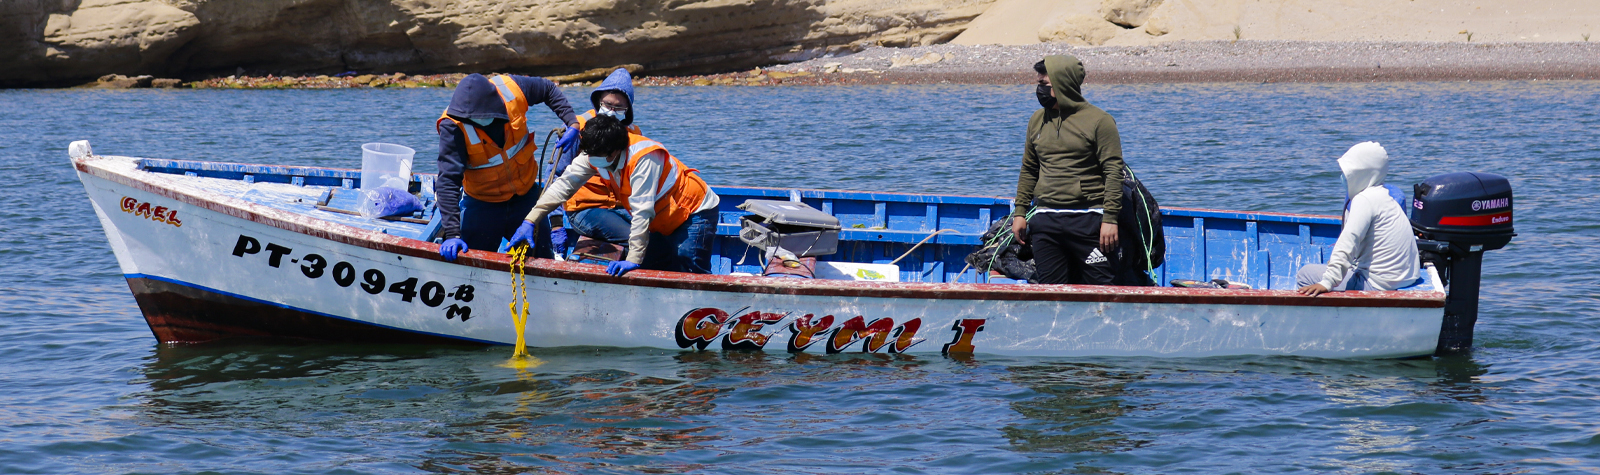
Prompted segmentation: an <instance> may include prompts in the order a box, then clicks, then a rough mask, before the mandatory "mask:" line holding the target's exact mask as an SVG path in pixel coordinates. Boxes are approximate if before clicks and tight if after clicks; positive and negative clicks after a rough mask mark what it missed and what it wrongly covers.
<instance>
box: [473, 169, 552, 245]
mask: <svg viewBox="0 0 1600 475" xmlns="http://www.w3.org/2000/svg"><path fill="white" fill-rule="evenodd" d="M540 191H541V189H540V187H539V186H538V185H534V187H533V189H531V190H528V192H527V193H525V194H521V195H517V196H513V197H511V199H509V200H505V201H502V202H499V203H492V202H488V201H480V200H478V199H477V198H473V197H471V196H468V195H467V194H466V193H462V194H461V240H462V241H466V242H467V248H468V249H476V250H479V251H489V252H494V251H495V250H497V249H500V239H502V238H504V239H511V235H512V234H516V233H517V226H521V225H522V218H525V217H527V216H528V211H530V210H533V205H535V204H538V202H539V192H540ZM533 241H534V246H533V253H532V255H533V256H534V257H539V258H544V259H552V258H554V257H555V253H554V252H551V250H550V224H549V223H547V222H546V223H539V228H538V229H537V231H536V232H534V239H533Z"/></svg>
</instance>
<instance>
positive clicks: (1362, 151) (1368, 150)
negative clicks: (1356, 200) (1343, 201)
mask: <svg viewBox="0 0 1600 475" xmlns="http://www.w3.org/2000/svg"><path fill="white" fill-rule="evenodd" d="M1339 170H1340V171H1342V172H1343V173H1344V179H1345V187H1346V190H1345V192H1346V193H1349V195H1348V196H1352V197H1353V196H1355V195H1358V194H1361V192H1362V191H1365V190H1366V189H1367V188H1371V187H1374V186H1382V185H1383V177H1384V176H1385V175H1388V174H1389V152H1387V151H1384V149H1383V146H1382V145H1378V143H1377V142H1361V143H1358V144H1356V145H1355V146H1354V147H1350V150H1349V151H1347V152H1345V153H1344V156H1341V157H1339Z"/></svg>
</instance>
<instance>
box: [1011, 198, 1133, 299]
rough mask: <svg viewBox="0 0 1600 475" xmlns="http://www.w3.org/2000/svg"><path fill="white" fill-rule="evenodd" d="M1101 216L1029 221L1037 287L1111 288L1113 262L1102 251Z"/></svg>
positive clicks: (1071, 215) (1047, 217) (1046, 217)
mask: <svg viewBox="0 0 1600 475" xmlns="http://www.w3.org/2000/svg"><path fill="white" fill-rule="evenodd" d="M1101 218H1102V216H1101V214H1100V213H1046V212H1040V213H1035V214H1034V215H1033V219H1030V220H1028V242H1029V243H1030V244H1032V245H1033V263H1034V266H1035V267H1037V268H1038V270H1037V271H1035V272H1034V274H1033V283H1036V284H1090V285H1111V279H1112V269H1115V267H1114V266H1113V264H1114V263H1113V262H1111V258H1112V257H1113V255H1114V254H1115V253H1112V254H1113V255H1107V254H1105V253H1103V252H1101V251H1100V220H1101Z"/></svg>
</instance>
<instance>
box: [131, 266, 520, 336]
mask: <svg viewBox="0 0 1600 475" xmlns="http://www.w3.org/2000/svg"><path fill="white" fill-rule="evenodd" d="M122 276H123V278H128V279H150V280H159V281H162V282H166V283H169V284H175V285H182V286H184V287H189V288H192V289H197V290H203V291H206V292H211V293H214V294H218V295H224V296H228V297H233V298H237V299H241V300H247V301H250V302H255V303H259V304H263V305H271V306H273V307H278V308H282V309H288V310H294V311H296V312H303V313H308V314H311V315H316V316H319V317H327V318H333V319H338V320H344V321H347V322H353V323H359V324H362V325H371V326H375V327H379V328H387V329H390V330H399V331H403V332H406V333H415V334H418V335H428V336H436V337H440V338H449V339H452V340H461V341H470V342H473V343H479V344H484V345H496V346H508V344H506V343H500V342H496V341H489V340H479V339H476V338H467V337H462V336H455V335H446V334H443V333H433V332H425V331H420V330H412V329H409V328H403V327H394V326H389V325H383V324H378V323H372V322H368V321H363V320H356V319H354V318H349V317H341V316H338V315H334V314H331V313H322V312H318V311H315V310H307V309H303V308H300V307H295V306H291V305H284V304H281V303H277V302H272V301H267V300H261V299H258V298H255V297H251V296H248V295H243V294H236V293H233V292H228V291H225V290H219V289H213V288H211V287H206V286H204V285H198V284H194V283H190V282H184V281H181V280H177V279H171V278H167V277H161V276H157V275H150V274H123V275H122Z"/></svg>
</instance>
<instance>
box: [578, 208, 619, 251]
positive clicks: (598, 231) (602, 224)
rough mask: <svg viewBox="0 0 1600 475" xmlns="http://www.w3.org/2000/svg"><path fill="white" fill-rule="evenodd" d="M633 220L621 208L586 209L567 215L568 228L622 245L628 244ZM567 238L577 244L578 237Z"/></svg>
mask: <svg viewBox="0 0 1600 475" xmlns="http://www.w3.org/2000/svg"><path fill="white" fill-rule="evenodd" d="M631 219H632V216H630V215H629V214H628V210H625V209H621V208H612V209H607V208H586V209H581V210H578V212H576V213H569V214H567V227H569V228H572V230H574V231H577V232H578V234H581V235H584V236H589V237H591V238H594V239H599V240H601V241H605V242H610V243H617V244H622V243H626V242H628V230H629V229H628V228H629V226H630V224H631V222H630V220H631ZM567 238H568V239H569V240H572V241H573V242H577V236H568V237H567Z"/></svg>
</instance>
